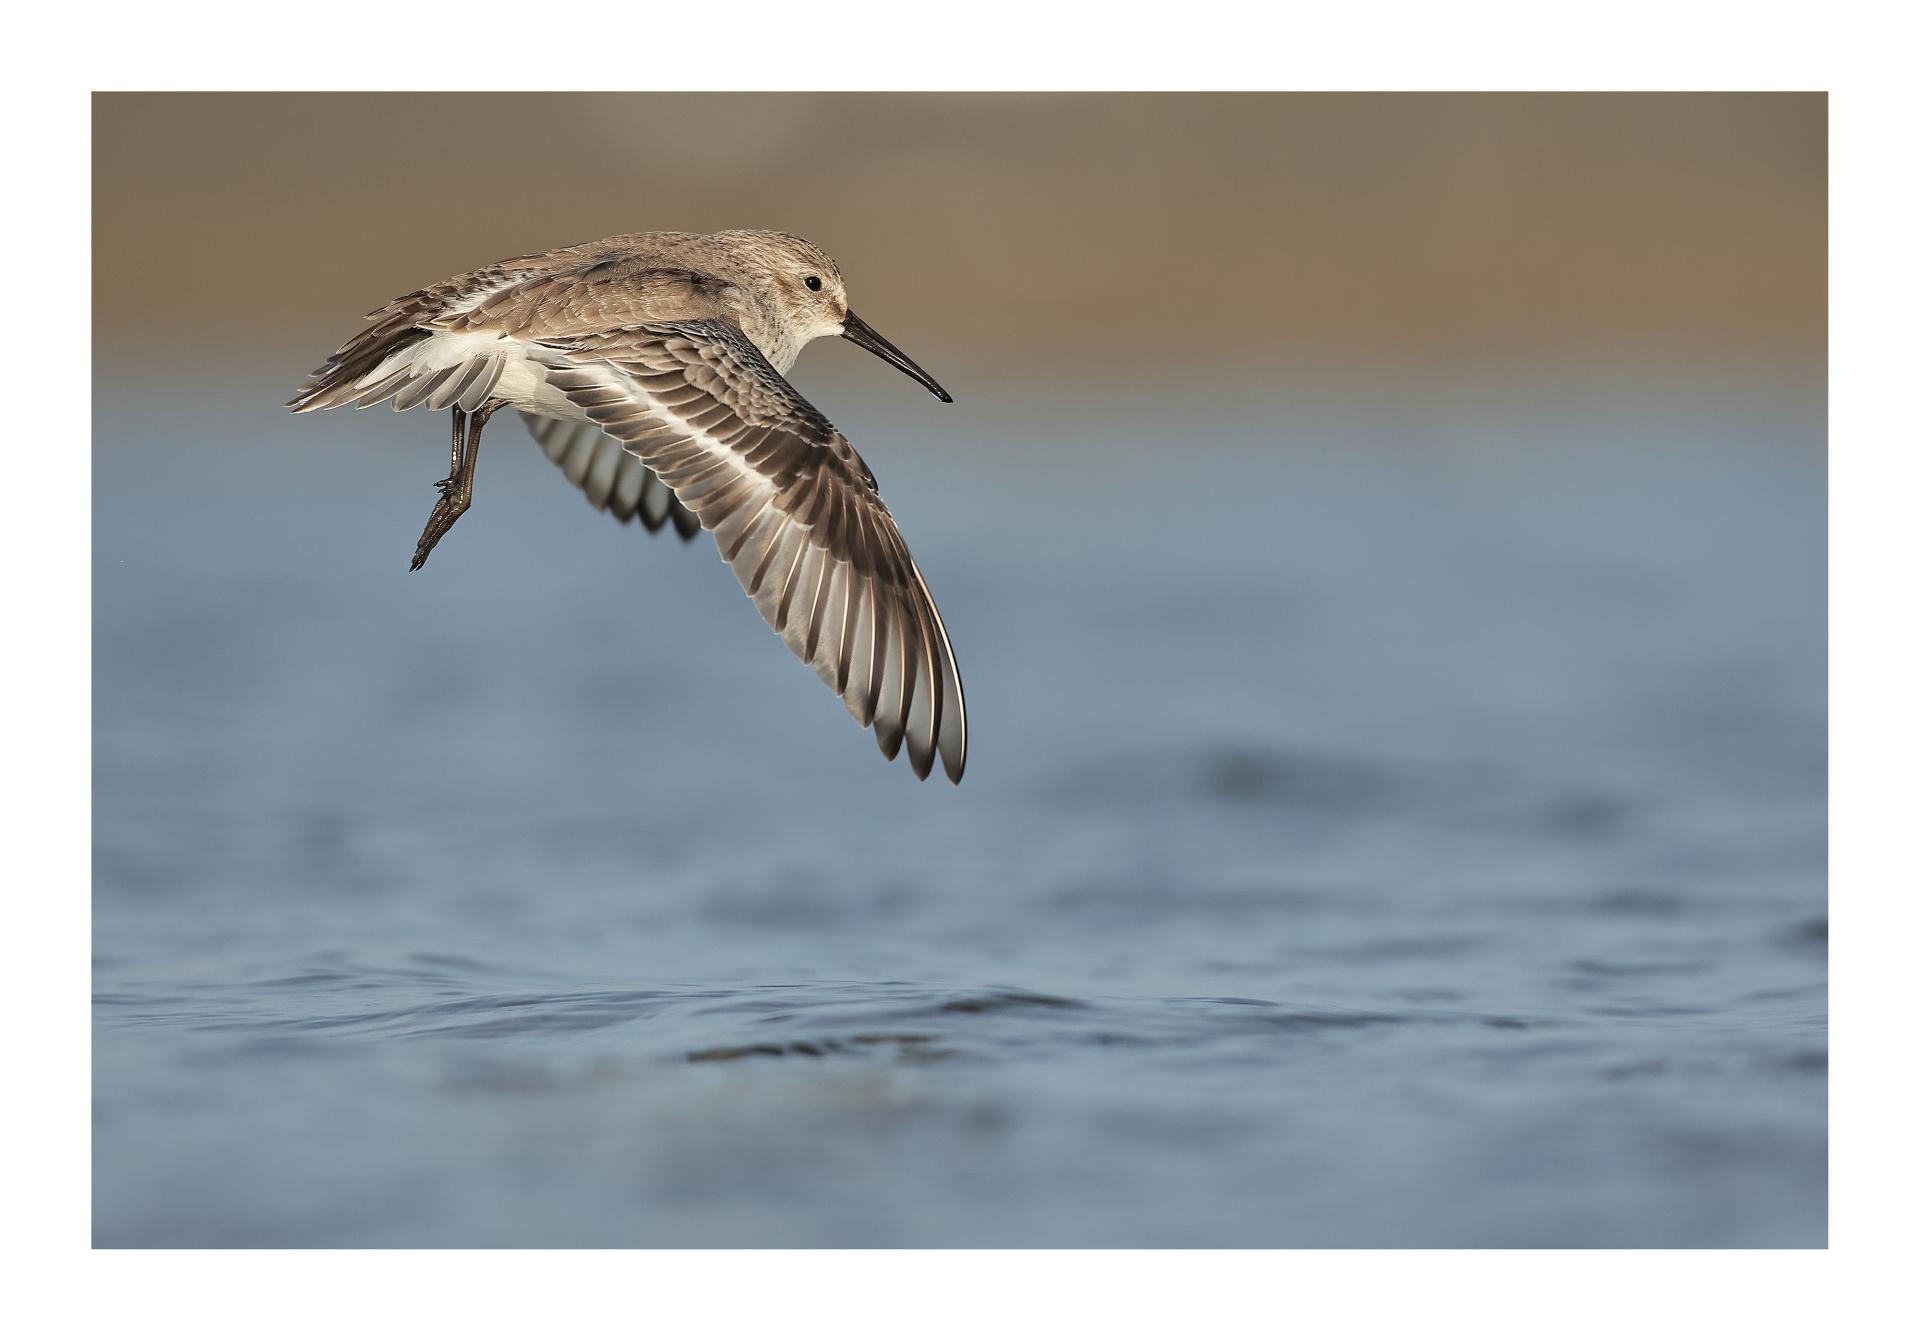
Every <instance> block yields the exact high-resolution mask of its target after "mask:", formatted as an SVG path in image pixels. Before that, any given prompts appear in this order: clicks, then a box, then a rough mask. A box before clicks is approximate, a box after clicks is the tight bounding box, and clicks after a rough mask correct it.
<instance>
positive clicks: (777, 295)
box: [709, 230, 953, 402]
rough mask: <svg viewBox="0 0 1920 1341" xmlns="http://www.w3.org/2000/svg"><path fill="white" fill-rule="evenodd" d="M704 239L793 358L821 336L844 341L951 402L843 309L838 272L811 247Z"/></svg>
mask: <svg viewBox="0 0 1920 1341" xmlns="http://www.w3.org/2000/svg"><path fill="white" fill-rule="evenodd" d="M709 240H710V241H712V242H715V243H718V244H721V245H722V246H723V247H724V249H725V250H726V251H727V252H728V253H730V256H729V260H730V261H731V262H732V263H733V264H732V267H731V268H732V269H733V271H734V273H732V274H729V275H727V276H725V277H726V278H727V279H729V280H731V281H732V282H734V283H736V284H740V285H742V286H743V287H745V288H747V289H749V290H750V291H751V292H752V293H753V294H754V295H755V297H756V298H757V299H758V300H759V302H760V303H761V304H762V305H763V306H764V307H765V308H767V309H768V311H769V313H770V315H772V316H773V317H774V318H775V319H776V320H777V322H778V324H779V326H780V328H781V330H780V334H781V335H782V336H784V337H785V338H784V340H782V341H779V342H780V343H784V344H788V345H790V347H791V353H792V355H796V356H797V355H798V354H799V352H800V349H801V348H802V347H803V346H804V345H806V344H807V343H809V342H810V341H813V340H818V339H819V338H821V337H822V336H826V335H838V336H843V337H845V338H846V339H848V340H851V341H852V342H853V343H854V344H856V345H859V346H860V347H861V348H862V349H865V350H869V351H871V352H872V353H874V354H877V355H879V356H880V357H881V358H882V359H884V360H886V361H887V362H888V363H891V364H892V365H893V366H894V367H896V368H898V369H899V370H900V371H901V372H903V373H905V374H906V375H907V376H909V377H911V378H913V380H914V381H916V382H918V383H920V385H922V386H924V387H925V388H926V389H927V390H929V391H931V392H932V393H933V394H934V395H936V396H938V397H939V398H940V399H941V400H943V401H947V402H951V401H952V400H953V397H952V396H950V395H948V394H947V391H946V388H945V387H943V386H941V385H940V384H939V383H938V382H936V381H934V380H933V378H932V376H931V375H930V374H929V373H928V372H927V371H926V369H924V368H922V367H921V366H920V365H919V364H917V363H915V362H914V361H913V360H912V359H910V358H908V357H907V356H906V355H905V354H904V353H902V352H901V351H900V349H899V348H898V347H897V346H896V345H895V344H894V343H893V342H892V341H891V340H888V339H887V338H886V337H884V336H882V335H881V334H880V333H879V332H878V331H876V330H874V329H873V327H871V326H869V325H867V323H866V322H864V321H862V320H861V319H860V318H859V317H858V316H856V315H854V312H853V309H851V308H850V307H848V306H847V285H846V280H845V279H844V278H842V276H841V274H840V267H839V266H838V265H836V264H834V260H833V258H832V257H831V256H829V255H827V254H826V253H825V252H824V251H821V250H820V248H818V247H816V246H814V245H813V243H811V242H809V241H807V240H806V239H805V238H803V237H796V236H794V235H793V234H792V233H772V232H760V231H748V230H741V231H737V232H731V233H714V234H712V235H711V237H710V239H709ZM783 352H784V351H783ZM787 362H788V363H789V364H790V363H791V357H789V358H788V360H787Z"/></svg>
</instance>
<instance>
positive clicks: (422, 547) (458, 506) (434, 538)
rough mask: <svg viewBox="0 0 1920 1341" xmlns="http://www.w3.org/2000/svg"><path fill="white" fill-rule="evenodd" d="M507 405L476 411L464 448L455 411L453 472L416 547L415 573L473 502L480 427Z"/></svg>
mask: <svg viewBox="0 0 1920 1341" xmlns="http://www.w3.org/2000/svg"><path fill="white" fill-rule="evenodd" d="M505 404H506V402H505V401H503V400H490V401H488V402H487V403H486V404H485V405H482V406H481V407H480V408H479V409H477V410H475V411H474V412H473V415H472V417H471V418H469V419H468V420H467V423H466V446H465V448H464V449H462V447H461V442H460V427H461V425H460V418H461V415H460V411H458V410H455V411H454V412H453V414H454V419H453V424H454V439H453V473H452V474H451V475H449V476H448V477H447V478H446V479H444V480H441V481H440V501H439V502H438V503H435V504H434V505H433V512H432V514H431V515H430V516H429V517H428V518H427V529H426V530H424V531H422V532H421V533H420V543H419V544H418V545H415V546H414V548H413V569H414V571H415V572H418V571H419V569H420V565H421V564H423V563H425V562H426V561H427V555H429V554H431V553H433V547H434V546H435V545H437V544H439V543H440V537H441V536H443V535H445V534H446V533H447V532H448V531H450V530H452V529H453V524H454V523H455V522H457V521H459V520H460V518H461V515H462V514H463V513H465V512H466V510H467V509H468V507H470V506H471V505H472V504H473V466H474V462H475V461H476V460H478V459H479V456H480V430H481V429H483V428H485V427H486V426H487V420H489V419H491V418H493V412H494V411H495V410H497V409H499V408H500V407H501V406H502V405H505Z"/></svg>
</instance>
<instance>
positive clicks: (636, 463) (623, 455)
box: [520, 410, 700, 540]
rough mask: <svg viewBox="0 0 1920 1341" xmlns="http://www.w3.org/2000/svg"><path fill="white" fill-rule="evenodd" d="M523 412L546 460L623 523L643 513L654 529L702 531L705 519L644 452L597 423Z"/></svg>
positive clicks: (687, 536) (687, 535)
mask: <svg viewBox="0 0 1920 1341" xmlns="http://www.w3.org/2000/svg"><path fill="white" fill-rule="evenodd" d="M520 417H521V418H522V419H524V420H526V421H527V431H528V432H530V433H532V434H533V439H534V441H535V442H537V443H539V444H540V448H541V450H542V451H544V452H546V454H547V459H548V460H549V461H551V462H553V464H555V465H556V466H558V467H560V469H561V470H562V471H563V472H565V474H566V477H567V480H568V482H569V483H571V484H573V485H574V486H575V487H577V488H578V489H579V490H580V492H581V493H583V494H585V495H586V498H587V502H589V503H591V504H593V507H594V510H595V511H596V512H611V513H612V514H613V515H614V516H616V517H618V518H619V519H620V521H621V524H622V525H624V524H626V523H627V522H630V521H632V520H633V519H634V518H635V517H638V518H639V519H640V524H641V525H642V526H644V527H646V528H647V530H649V531H653V532H658V531H659V530H660V528H661V527H662V526H665V525H666V524H667V523H668V522H672V523H673V529H674V530H675V531H677V532H679V533H680V538H681V539H682V540H691V539H693V538H694V537H695V536H697V535H699V534H700V519H699V518H698V517H696V516H694V515H693V513H691V512H689V511H688V510H687V506H686V504H684V503H682V502H681V501H680V500H679V499H677V498H675V497H674V496H673V490H671V489H669V488H667V486H666V485H664V484H662V483H660V477H659V476H658V475H656V474H654V473H653V472H652V471H651V470H648V469H647V468H646V467H645V466H643V465H641V464H640V458H639V457H637V456H635V455H634V454H633V453H632V452H629V451H628V450H627V449H626V448H625V447H624V446H622V445H621V444H620V443H619V442H617V441H615V440H614V439H612V438H610V437H608V436H607V435H606V434H604V433H602V432H601V431H600V430H599V429H597V428H595V427H594V426H593V425H592V424H582V423H580V422H578V421H577V420H570V419H549V418H547V417H546V416H545V415H538V414H528V413H526V411H524V410H523V411H521V413H520Z"/></svg>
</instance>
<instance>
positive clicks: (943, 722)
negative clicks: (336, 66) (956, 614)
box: [287, 230, 967, 782]
mask: <svg viewBox="0 0 1920 1341" xmlns="http://www.w3.org/2000/svg"><path fill="white" fill-rule="evenodd" d="M367 320H368V321H369V322H370V323H371V324H370V325H369V326H368V327H367V328H366V329H365V330H363V331H361V332H360V333H359V334H358V335H356V336H355V337H354V338H353V339H351V340H349V341H347V343H346V344H344V345H342V346H341V347H340V349H339V350H337V351H336V352H335V353H334V354H333V356H332V357H331V358H329V359H328V360H327V361H326V362H325V363H324V364H322V365H321V366H320V367H319V368H317V369H315V370H314V372H313V375H312V376H311V377H309V378H308V379H307V381H306V382H305V383H304V384H303V385H302V386H301V387H300V390H299V391H298V392H297V393H296V394H295V395H294V397H293V399H292V400H290V401H288V402H287V405H288V407H289V408H290V409H292V410H293V411H294V413H296V414H301V413H305V412H307V411H309V410H328V409H334V408H336V407H339V406H343V405H350V406H355V407H358V408H362V409H364V408H367V407H369V406H374V405H379V404H381V403H383V402H390V403H391V404H392V406H393V408H394V409H395V410H411V409H414V408H415V407H417V406H422V405H424V406H425V407H426V408H427V409H429V410H450V411H451V412H452V416H453V445H452V451H451V455H450V466H449V469H448V472H447V477H446V478H445V479H444V480H441V481H439V482H438V487H439V489H440V498H439V501H438V502H437V503H435V505H434V508H433V512H432V514H431V515H430V516H429V517H428V519H427V525H426V529H425V530H424V531H423V532H422V533H421V536H420V541H419V544H418V545H417V546H416V547H415V549H414V555H413V568H414V569H416V570H417V569H418V568H419V567H420V566H421V565H422V564H424V563H425V562H426V561H427V556H428V555H429V554H431V553H432V552H433V548H434V546H435V545H437V544H439V542H440V540H441V538H442V537H443V536H445V535H446V533H447V532H448V530H450V529H451V528H452V526H453V524H454V523H455V522H457V521H458V520H459V519H460V518H461V516H462V515H464V514H465V513H466V511H467V509H468V507H469V506H470V505H471V504H472V502H473V477H474V465H475V463H476V461H477V459H478V456H479V452H480V434H481V430H483V429H484V428H485V427H486V425H487V422H488V420H490V419H491V418H492V417H493V415H494V414H495V413H496V412H497V411H498V410H500V409H502V408H503V407H506V406H512V407H513V408H514V409H516V410H518V411H519V412H520V414H521V417H522V418H523V419H525V420H526V423H527V427H528V428H529V429H530V430H532V433H533V436H534V438H535V440H536V441H537V442H539V444H540V446H541V447H542V448H543V449H544V450H545V452H546V454H547V456H548V458H549V459H551V460H552V461H553V462H554V463H555V464H556V465H558V466H559V467H560V468H561V469H562V470H563V471H565V472H566V476H567V478H568V480H570V481H571V482H572V483H573V484H574V485H576V486H577V487H578V488H580V489H581V490H582V491H584V492H585V494H586V496H587V501H588V502H590V503H591V504H592V505H593V506H594V507H595V508H596V509H599V510H602V511H608V512H611V513H612V514H613V515H614V516H616V517H618V518H619V519H620V520H621V521H622V522H630V521H632V520H633V519H634V518H635V517H638V518H639V519H640V522H641V525H642V526H644V527H645V528H646V529H647V530H648V531H649V532H658V531H660V530H661V529H662V528H663V527H666V526H667V525H669V524H671V525H672V527H673V528H674V530H675V531H676V532H677V533H678V534H679V535H680V536H681V537H683V538H685V539H691V538H692V537H693V536H694V535H696V534H698V533H699V532H700V531H701V530H706V531H709V532H711V533H712V534H713V538H714V541H715V543H716V544H717V545H718V546H719V548H720V554H721V557H722V558H724V559H725V560H726V561H727V563H728V564H729V565H730V566H731V567H732V569H733V573H734V576H735V577H737V578H738V579H739V581H740V585H741V586H742V587H743V588H745V589H746V592H747V594H748V595H749V596H751V597H752V598H753V602H754V604H755V606H757V607H758V608H759V611H760V613H761V615H762V616H763V617H764V618H765V619H766V621H767V623H768V624H770V625H772V627H773V628H774V630H775V631H776V632H777V633H779V634H780V636H781V637H782V638H783V639H785V640H786V644H787V646H788V647H790V648H792V649H793V651H794V653H795V654H796V655H797V656H798V657H799V658H800V659H801V660H802V661H804V662H806V663H807V664H808V665H809V666H811V667H813V669H814V671H815V672H816V673H817V674H818V675H819V676H820V678H821V679H822V680H824V681H826V683H827V684H828V685H829V686H830V687H831V688H832V689H833V691H834V693H836V694H838V695H839V696H840V699H841V701H842V702H843V703H845V704H846V706H847V709H848V711H850V712H851V713H852V714H853V716H854V718H855V719H856V720H857V721H859V723H860V724H861V725H862V726H871V727H872V728H873V730H874V734H875V736H876V737H877V738H878V740H879V743H880V749H881V751H882V752H883V753H884V754H885V755H886V756H887V758H889V759H892V758H894V757H896V756H897V755H898V754H899V752H900V746H901V744H902V742H903V741H904V743H905V745H906V748H907V758H908V760H909V762H910V763H911V764H912V767H913V771H914V774H915V775H916V776H917V777H920V778H925V777H926V776H927V775H928V774H929V773H930V772H931V771H932V769H933V763H934V757H935V755H936V753H937V754H938V756H939V759H940V763H941V765H942V767H943V768H944V769H945V771H946V775H947V777H948V778H949V779H951V780H952V781H954V782H959V781H960V776H961V773H962V772H963V771H964V770H965V768H966V762H967V709H966V702H965V699H964V697H963V695H962V692H961V688H960V670H959V667H958V666H957V665H955V663H954V659H953V648H952V646H951V644H950V643H949V642H948V640H947V630H946V626H945V625H944V624H943V623H942V622H941V619H940V612H939V610H938V609H937V608H935V606H934V603H933V597H932V595H931V594H929V592H928V591H927V585H926V582H925V581H924V579H922V578H921V576H920V570H919V568H918V567H917V566H915V564H914V561H913V556H912V555H911V554H910V553H909V552H908V550H907V544H906V541H905V540H903V539H902V538H901V535H900V531H899V528H898V527H897V526H895V525H894V520H893V517H892V514H890V513H889V512H888V511H887V506H886V504H885V503H883V502H881V501H880V494H879V491H878V489H877V488H876V487H875V484H874V478H873V472H872V471H871V470H869V469H868V468H867V464H866V462H865V461H863V460H861V459H860V456H859V454H858V453H857V452H855V451H854V450H853V447H852V445H851V444H850V443H848V441H847V440H846V438H845V437H843V436H841V434H840V433H839V431H838V430H836V429H835V428H834V427H833V425H832V424H830V423H828V422H827V420H826V417H825V416H823V415H822V414H821V413H820V412H819V411H818V410H816V409H815V408H814V407H813V406H812V405H811V404H809V403H808V401H807V400H806V398H805V397H804V396H802V395H801V394H800V393H799V392H798V391H796V390H794V389H793V386H792V385H791V384H790V383H789V382H788V381H787V380H786V377H785V376H784V374H785V373H786V372H787V370H788V369H790V368H792V367H793V364H794V361H795V360H796V359H797V358H798V357H799V356H800V351H801V349H803V348H804V347H805V346H806V344H807V343H808V342H809V341H811V340H815V339H818V338H819V337H821V336H824V335H839V336H844V337H845V338H846V339H848V340H851V341H852V342H853V343H855V344H857V345H859V346H861V347H862V348H863V349H868V350H871V351H872V352H873V353H875V354H877V355H879V356H880V357H881V358H882V359H885V360H886V361H887V362H888V363H891V364H892V365H893V366H894V367H896V368H899V369H900V370H901V371H903V372H905V373H906V374H907V375H908V376H910V377H912V378H913V379H914V380H916V381H918V382H919V383H921V385H923V386H925V387H926V388H927V389H928V390H929V391H931V392H932V393H933V394H934V395H935V396H938V397H939V398H940V399H941V400H943V401H948V402H951V401H952V399H953V397H951V396H949V395H948V394H947V392H946V390H945V389H944V388H943V387H941V385H940V384H939V383H938V382H936V381H935V380H934V379H933V378H932V377H931V376H929V375H928V374H927V372H926V371H925V370H924V369H922V368H921V367H920V365H918V364H917V363H915V362H914V361H913V360H912V359H910V358H908V357H907V356H906V355H905V354H903V353H902V352H901V351H900V350H899V349H898V348H896V347H895V346H894V345H893V344H892V343H891V342H890V341H888V340H886V339H884V338H883V337H881V335H880V334H879V333H878V332H876V331H875V330H874V329H873V328H872V327H871V326H869V325H867V323H866V322H864V321H862V320H861V319H860V318H859V317H857V316H855V315H854V314H853V312H852V310H851V309H850V308H848V306H847V295H846V285H845V283H844V281H843V280H842V278H841V274H840V267H839V266H837V265H836V264H834V262H833V259H832V258H831V257H829V256H828V255H827V254H826V253H825V252H823V251H821V250H820V249H819V248H818V247H816V246H814V245H813V243H811V242H808V241H807V240H806V239H804V238H800V237H796V236H794V235H793V234H791V233H777V232H761V231H749V230H739V231H732V232H724V233H708V234H697V233H627V234H622V235H620V236H618V237H610V238H603V239H601V240H600V241H598V242H588V243H583V244H581V245H579V246H572V247H561V248H558V249H556V250H554V251H548V252H541V253H539V254H538V255H532V256H518V257H514V258H513V259H511V260H505V261H500V262H498V263H496V264H494V265H489V266H484V267H482V268H481V269H479V270H473V271H469V272H468V273H466V274H463V275H456V276H454V277H453V278H452V279H448V280H443V281H442V282H441V283H439V284H435V285H432V286H430V287H428V288H424V289H420V290H418V291H416V292H414V293H409V294H407V295H406V296H405V297H402V298H396V299H394V300H393V301H392V302H390V303H388V304H387V305H386V306H384V307H382V308H380V309H379V310H377V311H375V312H372V313H370V314H368V317H367Z"/></svg>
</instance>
